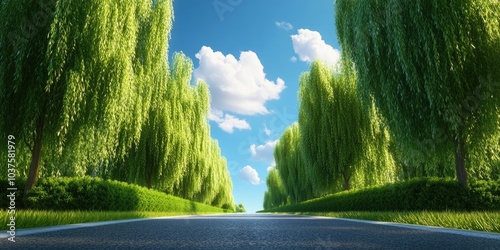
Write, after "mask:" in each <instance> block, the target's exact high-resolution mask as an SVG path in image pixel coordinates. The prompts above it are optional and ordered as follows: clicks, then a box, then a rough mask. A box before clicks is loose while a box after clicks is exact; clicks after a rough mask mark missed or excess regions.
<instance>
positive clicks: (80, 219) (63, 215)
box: [0, 209, 223, 231]
mask: <svg viewBox="0 0 500 250" xmlns="http://www.w3.org/2000/svg"><path fill="white" fill-rule="evenodd" d="M0 212H1V216H0V223H1V225H2V226H1V229H2V231H5V230H7V226H6V225H7V224H8V223H9V222H10V215H9V214H8V213H7V211H6V210H2V211H0ZM214 213H217V212H214V211H211V212H208V211H207V212H131V211H125V212H124V211H120V212H113V211H36V210H17V211H16V215H15V216H16V230H19V229H26V228H35V227H47V226H57V225H67V224H77V223H86V222H98V221H110V220H125V219H136V218H153V217H162V216H175V215H188V214H189V215H192V214H214ZM219 213H223V210H222V209H221V210H220V212H219Z"/></svg>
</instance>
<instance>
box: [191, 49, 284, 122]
mask: <svg viewBox="0 0 500 250" xmlns="http://www.w3.org/2000/svg"><path fill="white" fill-rule="evenodd" d="M196 58H198V60H199V66H198V68H196V69H195V70H194V78H195V79H203V80H204V81H205V82H206V83H207V84H208V86H209V88H210V94H211V100H212V101H211V105H212V110H214V111H215V112H220V111H222V112H233V113H236V114H241V115H257V114H268V113H269V110H268V109H267V108H266V106H265V104H266V102H267V101H269V100H277V99H279V98H280V93H281V92H282V91H283V90H284V89H285V82H284V81H283V80H282V79H281V78H278V79H276V81H275V82H274V81H271V80H268V79H267V78H266V74H265V73H264V66H262V63H261V62H260V60H259V57H258V56H257V54H255V53H254V52H252V51H245V52H241V54H240V57H239V59H236V58H235V57H234V56H233V55H231V54H228V55H224V54H222V53H221V52H218V51H217V52H214V51H213V50H212V48H210V47H206V46H203V47H202V48H201V49H200V51H199V52H198V53H197V54H196Z"/></svg>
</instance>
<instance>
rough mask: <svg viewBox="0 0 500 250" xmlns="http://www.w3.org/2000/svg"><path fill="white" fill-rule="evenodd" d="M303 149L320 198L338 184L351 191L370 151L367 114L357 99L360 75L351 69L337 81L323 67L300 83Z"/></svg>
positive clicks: (314, 69) (316, 67) (313, 69)
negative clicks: (358, 76)
mask: <svg viewBox="0 0 500 250" xmlns="http://www.w3.org/2000/svg"><path fill="white" fill-rule="evenodd" d="M299 98H300V110H299V124H300V132H301V149H302V152H303V154H304V158H305V160H306V161H307V162H308V164H309V165H310V167H308V168H307V169H308V170H309V171H308V172H309V176H310V178H311V180H312V182H313V183H315V185H316V186H315V189H316V190H317V194H321V193H328V192H333V191H334V190H336V189H337V185H338V183H343V188H344V189H345V190H349V189H350V188H351V178H352V176H353V175H354V174H355V172H356V171H357V169H358V168H359V163H360V160H361V159H362V156H363V155H364V151H365V149H366V148H367V141H366V140H364V134H365V133H367V131H368V129H369V126H370V119H369V116H368V112H367V111H366V109H365V107H364V106H363V104H362V103H361V102H360V100H359V99H358V97H357V87H356V74H355V73H354V71H352V69H350V68H349V67H348V66H347V64H346V65H344V66H343V67H342V70H341V72H338V73H337V74H336V75H334V72H333V70H332V69H331V68H329V66H327V65H325V64H323V63H322V62H320V61H315V62H313V63H312V64H311V69H310V71H309V72H308V73H305V74H304V75H303V76H302V78H301V81H300V90H299Z"/></svg>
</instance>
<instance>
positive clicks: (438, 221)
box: [291, 211, 500, 233]
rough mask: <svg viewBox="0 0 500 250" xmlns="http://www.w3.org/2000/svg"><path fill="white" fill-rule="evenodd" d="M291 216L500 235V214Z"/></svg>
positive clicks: (343, 213)
mask: <svg viewBox="0 0 500 250" xmlns="http://www.w3.org/2000/svg"><path fill="white" fill-rule="evenodd" d="M291 214H302V215H314V216H326V217H336V218H351V219H361V220H372V221H385V222H395V223H406V224H416V225H425V226H437V227H445V228H456V229H466V230H476V231H484V232H495V233H500V212H449V211H448V212H432V211H417V212H295V213H291Z"/></svg>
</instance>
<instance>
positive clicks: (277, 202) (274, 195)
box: [264, 168, 289, 209]
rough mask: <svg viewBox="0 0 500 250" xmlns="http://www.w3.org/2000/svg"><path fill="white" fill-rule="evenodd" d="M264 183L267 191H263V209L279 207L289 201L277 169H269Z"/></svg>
mask: <svg viewBox="0 0 500 250" xmlns="http://www.w3.org/2000/svg"><path fill="white" fill-rule="evenodd" d="M266 184H267V191H266V192H265V193H264V209H269V208H273V207H280V206H284V205H287V204H288V203H289V201H288V195H287V194H286V191H285V187H284V186H283V181H282V180H281V176H280V174H279V173H278V170H277V169H275V168H273V169H271V171H269V174H268V175H267V179H266Z"/></svg>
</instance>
